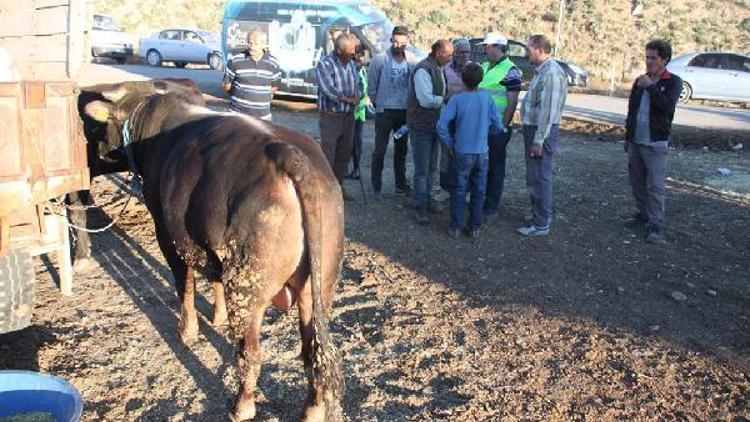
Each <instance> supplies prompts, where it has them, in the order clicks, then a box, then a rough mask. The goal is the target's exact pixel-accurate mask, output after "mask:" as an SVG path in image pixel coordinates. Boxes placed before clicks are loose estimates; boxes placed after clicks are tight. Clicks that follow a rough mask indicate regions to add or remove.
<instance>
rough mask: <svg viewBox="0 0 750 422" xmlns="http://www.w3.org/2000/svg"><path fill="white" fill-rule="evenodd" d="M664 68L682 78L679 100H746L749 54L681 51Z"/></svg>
mask: <svg viewBox="0 0 750 422" xmlns="http://www.w3.org/2000/svg"><path fill="white" fill-rule="evenodd" d="M667 69H668V70H669V71H670V72H672V73H674V74H676V75H677V76H679V77H680V78H682V92H681V93H680V101H682V102H688V101H689V100H690V99H693V98H694V99H697V100H715V101H738V102H745V103H750V57H748V56H745V55H742V54H738V53H731V52H727V51H709V52H705V53H704V52H696V53H690V54H684V55H682V56H679V57H676V58H674V59H673V60H672V61H671V62H669V64H668V65H667Z"/></svg>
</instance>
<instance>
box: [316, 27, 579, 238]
mask: <svg viewBox="0 0 750 422" xmlns="http://www.w3.org/2000/svg"><path fill="white" fill-rule="evenodd" d="M408 44H409V31H408V29H407V28H406V27H404V26H397V27H396V28H394V30H393V32H392V36H391V47H390V49H388V50H387V51H385V52H384V53H382V54H380V55H378V56H376V57H375V58H373V60H372V62H371V63H370V66H369V69H368V77H367V80H366V82H367V83H366V84H367V87H368V89H367V91H366V92H364V91H363V90H362V86H363V85H364V83H363V82H364V81H358V72H357V70H356V65H355V64H351V65H350V64H349V63H350V61H351V58H352V57H353V56H354V49H355V45H356V39H355V38H354V37H353V36H351V35H348V34H341V35H340V36H339V37H338V38H337V39H336V42H335V48H336V51H335V53H334V54H332V55H330V56H327V57H326V58H324V59H323V60H321V61H320V63H319V64H318V66H317V69H316V71H317V76H318V86H319V94H318V98H319V102H318V103H319V110H320V129H321V143H322V146H323V150H324V151H325V152H326V155H327V156H328V158H329V160H330V161H331V164H332V168H333V169H334V173H335V174H336V177H337V178H338V179H339V181H340V182H342V186H343V179H344V177H345V176H346V171H347V166H348V162H349V159H350V157H351V145H353V143H354V142H353V140H354V135H353V127H354V118H353V110H354V108H355V107H356V106H357V104H358V103H359V102H360V101H361V100H362V99H363V98H367V99H368V100H369V102H370V103H371V104H372V106H373V107H374V108H375V110H376V115H375V148H374V151H373V154H372V166H371V170H372V171H371V175H370V176H371V178H370V179H371V180H370V181H371V183H372V189H373V193H374V195H375V196H376V197H377V196H380V194H381V191H382V172H383V167H384V159H385V155H386V152H387V147H388V144H389V142H390V139H391V136H392V135H395V136H394V144H395V145H394V148H395V151H394V163H393V168H394V176H395V177H394V181H395V191H396V193H404V194H411V195H412V202H413V205H414V209H415V212H416V218H417V221H418V222H419V223H421V224H428V223H429V215H430V213H431V212H432V211H433V210H434V209H435V207H434V203H433V202H434V200H433V195H432V191H433V178H434V176H436V175H437V173H438V163H440V171H439V179H440V180H439V183H440V186H441V187H442V188H443V189H445V190H447V191H449V192H452V191H454V190H455V189H454V185H455V184H456V169H455V165H454V163H453V161H454V160H453V155H454V154H453V151H451V149H450V148H446V147H441V145H442V142H441V138H440V136H439V135H438V131H437V123H438V120H439V119H440V116H441V113H442V111H443V109H444V107H445V105H446V104H447V103H448V102H449V100H450V99H451V97H453V96H455V95H457V94H459V93H461V92H463V91H465V90H466V89H467V88H466V86H465V84H464V82H463V80H462V71H463V70H464V67H465V66H466V64H467V63H468V62H469V56H470V53H471V46H470V44H469V41H468V40H466V39H458V40H454V41H452V42H451V41H450V40H447V39H442V40H438V41H437V42H435V43H434V44H433V45H432V48H431V51H430V53H429V55H428V56H427V58H425V59H424V60H422V61H419V62H417V59H416V57H415V56H414V55H413V54H412V53H411V51H409V50H407V49H406V47H407V45H408ZM482 44H483V45H484V48H485V52H486V58H487V59H486V60H485V61H484V63H482V64H481V68H482V73H483V77H482V79H481V83H480V84H479V90H480V91H483V92H485V93H487V94H488V95H490V96H491V98H492V100H493V102H494V104H495V108H496V110H497V113H498V119H499V121H500V122H502V126H503V129H502V131H501V132H494V131H493V132H489V135H488V137H487V139H486V140H485V142H486V146H487V148H486V149H487V150H488V151H487V155H488V157H487V158H488V160H487V162H488V165H487V168H486V170H485V172H486V174H485V175H484V183H483V185H486V188H483V189H482V191H483V192H482V195H481V196H482V197H481V198H475V199H474V200H473V201H474V202H476V201H480V200H481V202H482V207H481V212H482V213H483V214H484V216H483V217H482V218H480V220H484V219H487V218H492V217H494V216H495V215H497V212H498V208H499V205H500V201H501V199H502V193H503V186H504V179H505V161H506V149H507V145H508V142H509V141H510V138H511V136H512V131H513V116H514V113H515V110H516V108H517V104H518V98H519V93H520V91H521V77H522V75H521V71H520V70H519V69H518V68H517V67H516V66H515V64H513V62H512V61H511V60H510V58H509V57H508V56H507V55H506V53H507V48H508V40H507V39H506V38H504V37H503V36H501V35H499V34H496V33H490V34H487V36H486V37H485V39H484V41H483V42H482ZM527 48H528V49H529V56H530V58H531V61H532V63H533V64H534V65H536V66H537V77H535V78H534V81H533V82H532V84H531V87H530V91H529V94H527V96H526V99H525V101H524V104H523V107H522V118H523V122H524V138H525V139H527V142H526V144H527V145H526V146H527V156H528V159H527V185H528V187H529V192H530V195H531V205H532V214H533V222H532V224H531V225H530V226H527V227H523V228H521V229H519V232H520V233H521V234H524V235H539V234H547V233H548V232H549V220H550V217H551V214H552V159H553V156H554V154H555V152H556V148H557V139H558V137H559V128H558V124H559V121H560V117H561V115H562V106H563V105H564V103H565V97H566V92H567V83H566V77H565V74H564V72H563V70H562V69H561V68H560V67H559V66H558V65H557V63H556V62H555V61H554V60H552V58H551V57H550V43H549V40H548V39H547V38H546V37H544V36H542V35H536V36H533V37H531V38H529V45H528V46H527ZM358 82H359V83H358ZM475 88H476V87H475ZM459 123H460V122H455V124H459ZM406 128H408V133H404V130H405V129H406ZM454 130H455V128H454ZM409 144H411V149H412V157H413V167H414V175H413V186H409V184H408V182H407V179H406V157H407V154H408V150H409ZM347 145H349V146H347ZM485 193H486V195H485ZM344 197H345V199H348V200H351V199H353V198H352V197H351V196H350V195H349V194H348V193H347V192H346V191H345V190H344ZM470 220H471V221H476V220H477V218H476V216H474V218H473V219H470ZM477 229H478V227H468V230H467V233H471V232H475V231H476V230H477Z"/></svg>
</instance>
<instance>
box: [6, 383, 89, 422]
mask: <svg viewBox="0 0 750 422" xmlns="http://www.w3.org/2000/svg"><path fill="white" fill-rule="evenodd" d="M82 410H83V402H82V401H81V395H80V394H79V393H78V390H76V389H75V387H73V386H72V385H70V383H69V382H67V381H65V380H64V379H62V378H59V377H55V376H52V375H46V374H40V373H38V372H32V371H0V418H2V417H6V416H13V415H16V414H19V413H28V412H49V413H52V415H53V416H54V417H55V421H57V422H78V421H79V420H80V419H81V411H82Z"/></svg>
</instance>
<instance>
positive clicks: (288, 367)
mask: <svg viewBox="0 0 750 422" xmlns="http://www.w3.org/2000/svg"><path fill="white" fill-rule="evenodd" d="M275 117H276V122H278V123H280V124H283V125H286V126H290V127H294V128H297V129H298V130H301V131H304V132H307V133H309V134H311V135H313V136H316V135H317V119H316V116H315V114H314V113H309V112H291V111H285V110H276V112H275ZM567 129H569V130H567V131H565V132H564V134H563V140H562V142H561V151H560V154H559V156H558V159H557V173H556V185H555V201H556V202H555V209H556V214H555V217H554V221H553V228H552V232H551V234H550V236H549V237H544V238H534V239H522V238H520V237H519V236H518V235H517V234H516V232H515V229H516V228H517V227H518V226H520V225H522V223H523V221H524V216H525V215H526V213H527V212H528V196H527V194H526V191H525V182H524V164H523V157H522V140H521V139H520V137H519V136H518V135H516V136H515V137H514V139H513V141H512V143H511V145H510V152H509V159H508V164H509V168H508V175H507V183H506V193H505V197H504V205H503V210H502V213H501V218H500V219H498V220H496V221H493V222H491V223H489V224H487V225H486V226H485V227H484V228H483V230H482V231H481V237H480V239H479V241H478V242H477V243H471V242H470V241H468V240H467V239H459V240H453V239H450V238H449V237H448V236H447V235H446V234H445V229H446V227H447V223H448V213H447V212H443V213H442V214H440V215H436V216H433V220H432V222H431V224H430V225H429V226H427V227H423V226H419V225H417V224H416V223H415V221H414V219H413V215H412V212H411V211H410V210H409V209H408V200H407V198H405V197H403V196H401V195H396V194H395V193H393V182H392V170H391V169H392V166H391V164H390V163H392V160H391V158H390V156H389V157H388V158H387V161H386V171H385V175H386V182H385V183H384V198H383V199H382V200H381V201H378V202H375V201H372V200H370V201H369V204H367V205H365V203H364V201H363V200H362V198H361V194H360V190H359V186H358V184H357V183H356V182H355V181H348V182H347V183H348V189H349V190H350V191H351V192H353V193H355V194H357V195H358V197H359V198H358V200H357V201H356V202H353V203H347V210H346V218H347V221H346V232H347V247H346V257H345V263H344V270H343V273H342V277H341V283H340V286H339V289H338V295H337V298H336V301H335V304H334V306H335V309H334V318H333V321H332V329H333V333H334V336H335V339H336V342H337V344H338V345H339V346H340V350H341V352H342V355H343V368H344V372H345V375H346V380H347V387H346V395H345V398H344V403H343V407H344V410H345V413H346V415H347V417H348V419H349V420H351V421H442V420H445V421H449V420H465V421H469V420H470V421H474V420H476V421H498V420H559V421H571V420H590V421H599V420H696V421H706V420H723V421H747V420H748V418H750V402H749V400H750V321H749V320H748V318H750V261H749V257H750V242H749V241H748V239H750V156H749V155H748V153H747V152H740V153H733V152H706V151H701V150H694V149H692V150H691V149H685V150H683V149H676V150H672V151H671V152H670V160H671V161H670V171H669V176H670V179H669V182H668V185H669V198H668V204H667V208H668V209H667V223H668V231H667V238H668V243H667V244H665V245H661V246H653V245H648V244H645V243H644V242H643V239H642V233H640V232H637V231H632V230H629V229H626V228H624V227H623V226H622V225H621V219H622V217H623V216H624V215H627V214H629V213H630V212H631V211H632V200H631V196H630V194H629V190H628V184H627V169H626V163H625V160H626V157H625V154H624V153H623V151H622V145H621V144H619V143H617V142H613V141H611V139H610V138H608V137H604V138H602V137H601V136H598V135H596V134H591V135H590V134H587V133H585V132H582V131H587V130H588V129H587V128H586V127H585V125H584V126H577V125H567ZM372 139H373V127H372V124H371V123H368V125H367V126H366V131H365V140H366V145H365V154H364V163H363V166H364V171H363V173H364V174H365V175H369V155H370V152H371V151H372ZM748 140H750V138H749V139H748ZM389 153H390V151H389ZM720 167H724V168H727V169H729V170H730V171H731V174H729V175H727V176H723V175H721V174H720V173H719V172H718V168H720ZM409 174H411V167H409ZM123 177H124V176H121V177H112V178H101V179H99V180H96V181H95V183H94V186H93V191H94V193H95V196H96V200H97V202H98V203H99V204H105V206H104V208H103V210H95V211H94V212H93V216H92V218H91V223H90V225H91V226H92V227H98V226H101V225H104V224H106V223H107V222H108V221H110V218H111V216H114V215H116V214H117V213H118V212H119V210H120V208H121V207H122V206H123V204H124V203H125V198H124V196H123V194H122V191H121V190H120V188H119V185H120V184H121V183H122V180H123ZM365 186H366V187H367V186H369V182H368V181H365ZM92 241H93V251H94V252H93V253H94V255H93V256H94V258H95V261H96V266H95V268H93V269H92V270H90V271H89V272H88V273H86V274H83V275H80V276H79V277H78V279H77V280H76V284H75V296H74V297H72V298H66V297H63V296H61V295H60V294H59V293H58V291H57V290H56V286H55V282H56V281H57V275H56V271H55V269H54V262H52V261H50V260H48V259H46V258H44V259H38V260H37V266H36V270H37V272H36V274H37V283H38V285H37V306H36V308H35V316H34V325H33V326H32V327H30V328H28V329H25V330H23V331H20V332H17V333H12V334H7V335H3V336H0V368H2V369H5V368H18V369H33V370H39V371H43V372H49V373H52V374H56V375H59V376H62V377H65V378H66V379H68V380H70V381H71V382H72V383H73V384H74V385H75V386H76V387H77V388H78V389H79V390H80V391H81V394H82V395H83V398H84V400H85V410H84V417H83V419H84V420H86V421H99V420H117V421H125V420H140V421H162V420H170V421H172V420H174V421H177V420H192V421H224V420H227V414H228V412H229V409H231V406H232V402H233V396H234V394H235V392H236V391H237V379H236V374H235V371H234V368H233V362H234V357H233V347H232V345H231V343H230V341H229V337H228V336H227V334H226V333H223V332H217V331H215V330H214V329H213V328H212V327H211V326H210V324H209V321H210V318H211V314H212V310H211V305H210V304H211V303H212V301H213V298H212V293H211V291H210V289H209V286H208V284H207V283H205V281H204V280H201V281H200V282H199V286H200V293H201V294H200V295H199V296H198V301H197V305H198V309H199V313H200V314H201V315H200V318H201V327H200V331H201V337H200V341H199V342H198V343H197V344H195V345H193V346H192V347H190V348H188V347H186V346H184V345H183V344H182V343H181V342H180V340H179V338H178V336H177V312H178V303H177V299H176V295H175V293H174V289H173V287H172V284H171V275H170V272H169V269H168V267H167V266H166V264H165V262H164V259H163V258H162V256H161V253H160V252H159V250H158V246H157V245H156V241H155V238H154V231H153V224H152V223H151V220H150V217H149V216H148V213H147V211H146V209H145V207H144V206H143V205H142V204H140V203H138V202H137V201H132V202H131V203H130V205H129V206H128V208H127V210H126V211H125V213H124V215H123V217H122V218H121V219H120V220H119V221H118V223H117V224H116V225H115V226H114V227H113V228H112V229H111V230H109V231H107V232H105V233H103V234H99V235H94V236H93V238H92ZM296 327H297V316H296V310H292V311H290V312H289V313H287V314H282V313H280V312H278V311H275V310H270V311H269V312H268V314H267V319H266V321H265V324H264V336H263V341H262V347H263V352H264V356H265V360H264V365H263V373H262V375H261V379H260V382H259V386H260V387H259V390H260V393H259V397H258V412H259V413H258V417H257V420H261V421H288V420H295V419H297V418H298V417H299V414H300V411H301V408H302V402H303V399H304V394H305V384H304V382H303V378H304V376H303V372H302V364H301V361H300V360H299V351H300V342H299V336H298V334H297V328H296Z"/></svg>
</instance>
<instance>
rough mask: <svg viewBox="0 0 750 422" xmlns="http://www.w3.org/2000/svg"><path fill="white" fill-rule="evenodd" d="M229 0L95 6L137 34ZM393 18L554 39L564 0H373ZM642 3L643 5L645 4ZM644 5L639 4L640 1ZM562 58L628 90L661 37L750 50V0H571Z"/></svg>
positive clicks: (203, 16) (423, 29)
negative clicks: (650, 44) (646, 50)
mask: <svg viewBox="0 0 750 422" xmlns="http://www.w3.org/2000/svg"><path fill="white" fill-rule="evenodd" d="M224 3H225V1H224V0H170V1H166V2H151V1H147V0H128V1H114V0H93V1H92V2H91V4H92V6H91V7H92V9H93V10H97V11H100V12H105V13H109V14H111V15H112V16H114V17H115V18H116V19H117V21H118V22H119V23H120V24H121V25H122V26H123V28H124V29H125V30H127V31H129V32H131V33H134V34H136V35H137V36H145V35H147V34H149V33H150V32H152V31H155V30H158V29H162V28H165V27H168V26H195V27H200V28H203V29H207V30H213V31H218V30H219V29H220V27H221V23H220V22H221V17H222V13H223V5H224ZM374 3H375V4H376V5H377V6H379V7H380V8H382V9H383V11H385V13H386V14H387V15H388V16H389V17H390V18H391V20H392V21H393V22H394V23H400V24H406V25H408V26H409V27H410V28H411V29H412V30H413V32H414V42H415V44H416V45H418V46H419V47H422V48H427V46H429V45H430V44H431V43H432V42H433V41H434V40H436V39H438V38H442V37H455V36H481V34H483V33H484V32H485V31H486V30H489V29H492V30H497V31H501V32H503V33H504V34H506V35H507V36H508V37H510V38H515V39H523V38H525V37H526V36H528V35H530V34H532V33H543V34H547V35H549V36H550V37H552V38H554V35H555V32H556V30H557V27H556V26H557V20H558V10H559V2H558V0H531V1H525V2H520V1H511V2H488V1H482V0H463V1H457V0H443V1H433V2H425V1H423V0H374ZM638 5H640V6H638ZM636 6H638V7H636ZM562 34H563V36H562V39H561V41H560V44H559V45H558V46H557V51H558V56H559V57H561V58H563V59H566V60H570V61H572V62H574V63H576V64H579V65H581V66H582V67H584V68H585V69H587V70H588V71H589V72H590V81H591V82H592V84H594V85H595V86H598V88H597V89H603V90H609V87H610V84H611V83H612V82H613V81H614V84H615V86H616V87H617V88H622V87H624V89H625V90H628V89H629V85H630V81H632V80H633V79H634V77H635V76H636V75H637V74H638V73H640V72H641V71H642V67H643V64H642V63H643V60H642V59H641V56H642V55H643V53H642V48H643V46H644V45H645V43H646V42H647V41H648V40H649V39H651V38H655V37H663V38H666V39H669V40H671V41H672V44H673V46H674V51H675V53H676V54H680V53H684V52H689V51H695V50H733V51H739V52H745V53H747V52H748V51H750V0H704V1H699V0H686V1H681V2H652V1H641V0H567V1H566V8H565V12H564V16H563V32H562Z"/></svg>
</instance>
